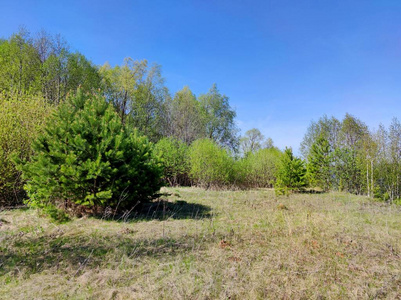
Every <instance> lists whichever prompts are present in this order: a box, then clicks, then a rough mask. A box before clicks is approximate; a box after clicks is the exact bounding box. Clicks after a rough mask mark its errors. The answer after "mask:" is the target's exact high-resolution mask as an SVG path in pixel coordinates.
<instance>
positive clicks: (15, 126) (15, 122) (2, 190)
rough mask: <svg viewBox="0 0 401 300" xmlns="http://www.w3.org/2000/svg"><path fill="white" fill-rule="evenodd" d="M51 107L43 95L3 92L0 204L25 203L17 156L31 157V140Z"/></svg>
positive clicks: (0, 101) (0, 125) (0, 137)
mask: <svg viewBox="0 0 401 300" xmlns="http://www.w3.org/2000/svg"><path fill="white" fill-rule="evenodd" d="M52 109H53V108H52V107H51V106H50V105H48V104H47V103H46V102H45V101H44V100H43V98H41V97H34V96H27V95H22V96H21V95H19V96H18V97H17V95H8V96H6V95H5V94H2V93H0V206H1V205H16V204H20V203H22V199H23V197H24V195H25V193H24V190H23V181H22V180H21V173H20V172H19V171H18V170H17V168H16V166H15V164H14V158H18V159H21V160H27V159H29V157H30V156H31V154H32V150H31V142H32V140H33V139H35V138H36V137H37V135H38V133H39V132H40V131H41V130H42V128H43V127H44V122H45V120H46V117H47V116H48V115H49V113H50V112H51V111H52Z"/></svg>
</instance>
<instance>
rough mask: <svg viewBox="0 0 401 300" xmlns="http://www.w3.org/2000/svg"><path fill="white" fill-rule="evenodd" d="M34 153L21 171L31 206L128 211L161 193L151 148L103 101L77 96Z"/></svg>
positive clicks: (54, 120) (52, 122)
mask: <svg viewBox="0 0 401 300" xmlns="http://www.w3.org/2000/svg"><path fill="white" fill-rule="evenodd" d="M33 149H34V151H35V154H34V156H33V157H32V159H31V161H30V162H28V163H26V164H25V165H24V166H23V167H22V169H23V172H24V178H25V179H26V180H27V184H26V186H25V188H26V191H27V192H28V195H29V197H30V199H29V200H28V203H29V204H30V205H32V206H36V207H42V208H46V207H49V206H55V205H56V206H57V205H60V203H64V205H69V204H71V205H72V206H76V205H78V206H79V207H81V208H82V206H84V207H89V208H92V209H95V211H96V210H97V209H102V208H105V207H111V208H114V209H117V208H129V207H133V206H134V205H136V203H137V202H138V201H147V200H149V199H151V198H152V196H153V195H154V194H155V192H157V191H158V190H159V189H160V187H161V174H162V169H161V166H160V164H159V162H158V161H156V160H155V158H154V157H153V156H152V144H151V143H149V142H148V140H147V138H146V137H144V136H140V135H139V134H138V133H137V131H136V130H130V128H128V127H126V126H124V125H123V124H122V123H121V121H120V119H119V117H118V116H117V114H116V112H115V111H114V109H113V107H112V105H110V104H108V103H107V102H106V101H105V99H104V98H103V97H101V96H100V95H84V94H83V93H82V92H80V91H78V93H77V95H76V96H72V97H70V98H69V99H68V100H67V101H66V102H65V103H64V104H62V105H60V106H59V109H58V110H57V111H56V113H55V114H54V116H53V118H51V119H50V120H49V122H48V124H47V126H46V130H45V132H44V133H43V134H41V135H40V136H39V137H38V139H37V140H36V141H35V142H34V143H33ZM64 207H66V206H64Z"/></svg>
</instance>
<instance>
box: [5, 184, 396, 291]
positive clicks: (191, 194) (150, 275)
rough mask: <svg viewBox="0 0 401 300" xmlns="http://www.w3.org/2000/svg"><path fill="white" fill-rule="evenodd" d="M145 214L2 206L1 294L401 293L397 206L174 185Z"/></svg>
mask: <svg viewBox="0 0 401 300" xmlns="http://www.w3.org/2000/svg"><path fill="white" fill-rule="evenodd" d="M168 191H169V193H171V194H172V195H171V196H169V197H168V198H166V199H165V201H162V202H160V203H154V204H153V205H150V206H148V207H145V208H144V209H143V210H142V212H141V213H137V214H133V213H132V214H131V215H126V216H122V217H119V218H117V217H114V220H110V219H113V216H109V219H108V220H105V219H95V218H80V219H73V220H72V221H70V222H68V223H66V224H61V225H58V224H54V223H52V222H49V220H47V219H45V218H40V217H39V215H38V212H37V211H34V210H12V211H2V212H0V224H1V226H0V298H1V299H270V298H271V299H376V298H386V299H401V207H400V206H391V205H387V204H384V203H378V202H372V201H370V200H368V199H366V198H364V197H358V196H352V195H348V194H341V193H328V194H298V195H292V196H290V197H275V196H274V193H273V191H271V190H252V191H234V192H233V191H205V190H202V189H197V188H180V189H168Z"/></svg>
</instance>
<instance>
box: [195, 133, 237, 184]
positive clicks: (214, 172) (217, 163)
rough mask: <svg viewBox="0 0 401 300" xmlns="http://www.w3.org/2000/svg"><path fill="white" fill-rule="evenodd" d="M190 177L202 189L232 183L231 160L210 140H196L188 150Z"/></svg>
mask: <svg viewBox="0 0 401 300" xmlns="http://www.w3.org/2000/svg"><path fill="white" fill-rule="evenodd" d="M189 164H190V176H191V178H192V180H193V181H194V182H195V183H196V184H198V185H200V186H203V187H206V188H210V187H222V186H226V185H229V184H232V182H233V164H234V161H233V158H232V157H231V156H230V155H229V153H228V152H227V150H226V149H224V148H221V147H219V146H218V145H217V144H216V143H215V142H213V141H212V140H210V139H199V140H196V141H195V142H194V143H192V145H191V146H190V148H189Z"/></svg>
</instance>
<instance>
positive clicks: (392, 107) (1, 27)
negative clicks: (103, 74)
mask: <svg viewBox="0 0 401 300" xmlns="http://www.w3.org/2000/svg"><path fill="white" fill-rule="evenodd" d="M0 11H1V16H2V17H1V18H0V37H4V38H6V37H9V36H10V35H11V34H12V33H14V32H16V31H17V30H18V28H19V26H20V25H24V26H26V28H27V29H28V30H29V31H31V33H33V34H34V33H35V32H37V31H39V30H41V29H45V30H46V31H48V32H50V33H53V34H54V33H60V34H61V35H62V36H63V37H64V38H65V39H66V40H67V41H68V42H69V44H70V45H71V48H72V49H73V50H78V51H80V52H81V53H83V54H84V55H85V56H86V57H88V58H89V59H90V60H92V61H93V62H94V63H95V64H97V65H101V64H103V63H104V62H106V61H108V62H109V63H110V64H112V65H114V64H120V63H122V61H123V59H124V57H127V56H130V57H132V58H134V59H147V60H148V61H150V62H156V63H158V64H160V65H162V69H163V76H164V77H165V78H166V85H167V86H168V87H169V89H170V91H171V93H172V94H173V93H175V92H176V91H177V90H179V89H181V88H182V87H183V86H185V85H188V86H189V87H190V88H191V89H192V91H193V92H194V93H195V94H197V95H199V94H200V93H205V92H207V91H208V89H209V88H210V87H211V85H212V84H213V83H217V85H218V88H219V89H220V91H221V92H222V93H224V94H226V95H227V96H229V98H230V103H231V105H232V106H233V107H234V108H235V109H236V111H237V122H238V125H239V127H240V128H241V130H242V133H244V132H245V131H246V130H248V129H251V128H253V127H256V128H258V129H260V130H261V131H262V133H263V134H264V135H265V136H266V137H267V136H269V137H271V138H273V140H274V142H275V144H276V145H277V146H279V147H280V148H284V146H292V147H293V148H294V149H295V150H297V149H298V147H299V143H300V142H301V140H302V138H303V135H304V134H305V132H306V128H307V127H308V125H309V124H310V122H311V120H315V121H316V120H317V119H318V118H319V117H321V116H322V115H324V114H327V115H329V116H330V115H334V116H336V117H337V118H342V117H343V116H344V115H345V113H346V112H348V113H351V114H353V115H354V116H356V117H358V118H360V119H361V120H362V121H364V122H365V123H366V124H367V125H369V126H370V127H371V128H377V126H378V125H379V123H380V122H381V123H383V124H385V125H388V124H389V123H390V121H391V119H392V117H398V118H399V119H400V113H399V112H400V108H401V18H400V16H401V1H386V0H377V1H369V0H363V1H362V0H350V1H334V0H333V1H324V0H322V1H317V0H315V1H303V0H292V1H286V0H275V1H269V0H266V1H239V0H238V1H237V0H231V1H226V0H221V1H219V0H215V1H207V0H203V1H184V0H182V1H150V0H148V1H145V0H144V1H142V0H141V1H135V0H132V1H120V0H115V1H85V0H80V1H40V0H36V1H18V0H13V1H3V0H0Z"/></svg>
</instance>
